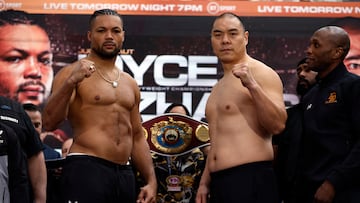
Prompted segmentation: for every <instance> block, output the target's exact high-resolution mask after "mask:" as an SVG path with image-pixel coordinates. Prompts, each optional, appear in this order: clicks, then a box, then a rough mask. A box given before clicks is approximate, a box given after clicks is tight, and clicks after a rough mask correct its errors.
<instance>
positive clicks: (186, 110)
mask: <svg viewBox="0 0 360 203" xmlns="http://www.w3.org/2000/svg"><path fill="white" fill-rule="evenodd" d="M177 106H181V107H183V108H184V110H185V112H186V115H187V116H191V114H190V111H189V110H188V109H187V108H186V106H185V105H184V104H181V103H172V104H170V105H169V106H168V107H167V108H166V109H165V112H164V113H170V111H171V109H173V108H174V107H177Z"/></svg>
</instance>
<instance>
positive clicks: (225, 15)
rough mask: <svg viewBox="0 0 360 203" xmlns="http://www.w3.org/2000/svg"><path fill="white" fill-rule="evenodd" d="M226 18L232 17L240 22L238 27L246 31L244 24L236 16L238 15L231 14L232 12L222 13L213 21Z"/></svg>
mask: <svg viewBox="0 0 360 203" xmlns="http://www.w3.org/2000/svg"><path fill="white" fill-rule="evenodd" d="M227 16H230V17H234V18H236V19H238V20H239V22H240V25H241V26H242V27H243V28H244V30H246V28H245V25H244V23H243V22H242V20H241V18H240V16H238V15H236V14H235V13H232V12H224V13H222V14H220V15H219V16H217V17H216V18H215V20H218V19H220V18H223V17H227Z"/></svg>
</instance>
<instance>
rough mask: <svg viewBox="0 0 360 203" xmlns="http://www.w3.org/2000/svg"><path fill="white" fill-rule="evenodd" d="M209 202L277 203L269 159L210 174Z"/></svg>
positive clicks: (274, 180)
mask: <svg viewBox="0 0 360 203" xmlns="http://www.w3.org/2000/svg"><path fill="white" fill-rule="evenodd" d="M210 176H211V182H210V203H239V202H244V203H265V202H266V203H277V202H278V191H277V184H276V178H275V173H274V170H273V167H272V162H271V161H263V162H254V163H248V164H243V165H240V166H236V167H232V168H228V169H225V170H221V171H217V172H214V173H211V174H210Z"/></svg>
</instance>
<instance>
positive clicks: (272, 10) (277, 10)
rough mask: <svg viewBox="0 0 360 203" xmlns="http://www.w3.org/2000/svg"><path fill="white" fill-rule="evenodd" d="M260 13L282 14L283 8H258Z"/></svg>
mask: <svg viewBox="0 0 360 203" xmlns="http://www.w3.org/2000/svg"><path fill="white" fill-rule="evenodd" d="M257 10H258V12H259V13H281V12H282V8H281V6H258V9H257Z"/></svg>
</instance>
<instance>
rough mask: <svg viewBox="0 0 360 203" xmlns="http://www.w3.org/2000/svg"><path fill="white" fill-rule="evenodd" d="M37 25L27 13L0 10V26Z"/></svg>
mask: <svg viewBox="0 0 360 203" xmlns="http://www.w3.org/2000/svg"><path fill="white" fill-rule="evenodd" d="M19 24H20V25H21V24H25V25H38V23H37V22H36V21H35V20H34V19H32V18H31V17H30V15H29V13H27V12H25V11H20V10H13V9H8V10H3V11H0V26H5V25H19Z"/></svg>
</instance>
